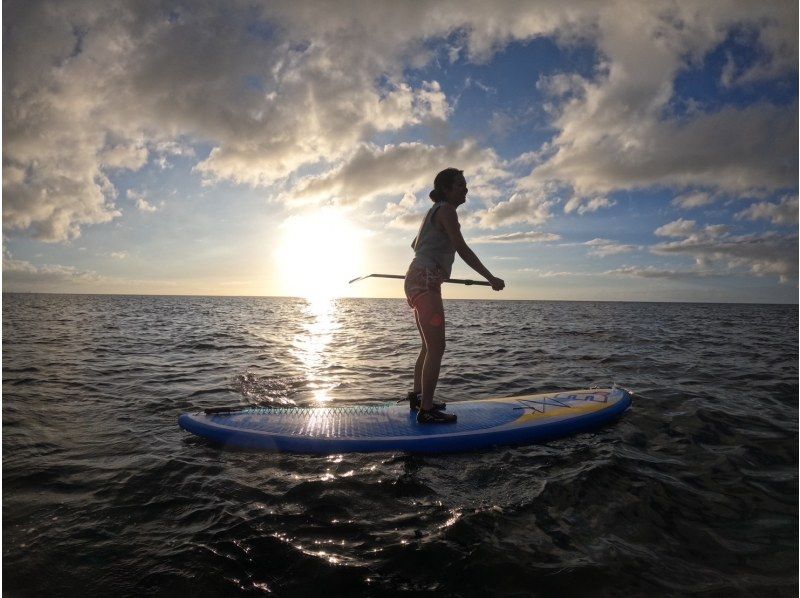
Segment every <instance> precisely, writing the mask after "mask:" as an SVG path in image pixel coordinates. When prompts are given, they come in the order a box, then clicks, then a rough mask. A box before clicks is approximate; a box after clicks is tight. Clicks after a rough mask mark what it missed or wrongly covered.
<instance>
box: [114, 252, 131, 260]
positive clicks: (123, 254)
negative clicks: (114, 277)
mask: <svg viewBox="0 0 800 598" xmlns="http://www.w3.org/2000/svg"><path fill="white" fill-rule="evenodd" d="M111 257H112V258H114V259H115V260H124V259H127V258H128V252H127V251H112V252H111Z"/></svg>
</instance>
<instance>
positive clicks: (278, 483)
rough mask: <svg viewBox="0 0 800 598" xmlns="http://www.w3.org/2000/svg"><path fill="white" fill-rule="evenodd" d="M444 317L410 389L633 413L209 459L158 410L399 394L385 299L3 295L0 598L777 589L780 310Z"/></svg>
mask: <svg viewBox="0 0 800 598" xmlns="http://www.w3.org/2000/svg"><path fill="white" fill-rule="evenodd" d="M446 310H447V318H448V323H447V326H448V348H447V352H446V354H445V358H444V362H443V366H442V375H441V378H440V382H439V390H438V392H437V396H438V397H440V398H442V399H445V400H447V401H449V402H451V403H456V402H458V401H466V400H469V399H473V398H481V397H487V396H505V395H518V394H526V393H534V392H545V391H551V390H562V389H574V388H586V387H589V386H592V385H600V386H609V385H611V384H612V383H616V384H618V385H620V386H624V387H626V388H629V389H632V390H633V391H635V393H636V394H635V396H634V404H633V408H632V409H631V410H630V411H629V412H628V413H627V414H626V415H625V416H624V417H623V418H622V419H621V420H620V421H619V422H617V423H616V424H614V425H612V426H608V427H606V428H603V429H602V430H599V431H597V432H593V433H587V434H581V435H578V436H573V437H570V438H563V439H560V440H558V441H554V442H550V443H548V444H544V445H533V446H524V447H516V448H508V447H505V448H495V449H491V450H484V451H480V452H475V453H469V454H458V455H440V456H409V455H405V454H402V453H382V454H373V455H362V454H341V455H331V456H329V457H315V456H300V455H291V454H265V453H256V452H244V451H231V450H222V449H219V448H217V447H215V446H212V445H209V444H207V443H206V442H204V441H203V440H201V439H199V438H196V437H193V436H192V435H190V434H187V433H186V432H184V431H182V430H181V429H179V428H178V425H177V419H178V416H179V415H180V414H181V413H183V412H186V411H194V410H200V409H203V408H206V407H212V406H218V405H232V404H234V405H235V404H241V405H269V404H276V405H277V404H289V405H298V406H312V405H320V404H325V405H345V404H355V403H360V404H370V403H378V402H382V401H387V400H395V399H398V398H401V397H404V396H405V394H406V392H407V391H408V390H410V386H411V376H412V368H413V364H414V360H415V358H416V353H417V351H418V348H419V337H418V333H417V331H416V328H415V326H414V324H413V316H412V313H411V312H410V310H409V309H408V308H407V306H406V305H405V302H404V301H402V300H392V299H374V300H366V299H339V300H332V301H321V302H314V303H310V302H308V301H306V300H303V299H284V298H222V297H137V296H78V295H27V294H6V295H4V296H3V407H2V414H3V440H2V446H3V491H2V492H3V511H2V513H3V517H2V518H3V547H2V552H3V579H2V582H3V592H4V595H8V596H47V595H60V596H71V595H82V596H109V595H113V596H117V597H119V596H141V595H190V594H191V595H193V596H236V595H242V596H249V595H253V596H257V595H276V596H319V595H324V596H340V595H341V596H373V595H425V594H438V595H445V596H593V597H596V596H626V597H628V596H686V595H702V596H726V597H727V596H765V595H768V596H770V597H775V596H792V597H793V596H796V595H797V591H798V576H797V571H798V569H797V563H798V367H797V366H798V308H797V306H778V305H710V304H666V303H662V304H657V303H590V302H588V303H587V302H537V301H510V302H504V301H446Z"/></svg>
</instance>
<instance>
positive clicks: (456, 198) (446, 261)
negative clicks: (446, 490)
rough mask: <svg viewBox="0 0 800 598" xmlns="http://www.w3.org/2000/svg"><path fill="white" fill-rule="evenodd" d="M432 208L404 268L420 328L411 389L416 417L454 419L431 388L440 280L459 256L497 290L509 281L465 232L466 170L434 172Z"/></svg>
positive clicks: (439, 343) (436, 362) (440, 323)
mask: <svg viewBox="0 0 800 598" xmlns="http://www.w3.org/2000/svg"><path fill="white" fill-rule="evenodd" d="M430 198H431V201H433V202H434V204H433V207H432V208H431V209H430V210H428V213H427V214H426V215H425V218H424V219H423V220H422V224H421V225H420V228H419V233H417V236H416V238H415V239H414V242H413V243H412V244H411V247H412V248H413V249H414V259H413V260H412V261H411V265H410V266H409V267H408V272H406V281H405V292H406V298H407V299H408V304H409V305H410V306H411V307H412V308H414V316H415V318H416V320H417V328H418V329H419V334H420V337H422V350H421V351H420V353H419V357H418V358H417V364H416V367H415V368H414V391H413V392H410V393H409V394H408V401H409V405H410V407H411V409H412V410H414V409H418V410H419V412H418V413H417V422H418V423H420V424H428V423H453V422H455V421H456V416H455V415H454V414H448V413H444V412H443V411H444V410H445V409H446V406H445V404H444V403H439V402H434V400H433V393H434V392H435V390H436V383H437V381H438V380H439V368H440V367H441V363H442V355H443V354H444V348H445V338H444V336H445V335H444V330H445V325H444V323H445V320H444V305H443V304H442V281H444V280H445V279H447V278H450V271H451V270H452V268H453V260H455V255H456V253H458V255H460V256H461V259H463V260H464V261H465V262H466V263H467V265H468V266H470V267H471V268H472V269H473V270H475V271H476V272H477V273H478V274H480V275H481V276H483V277H484V278H485V279H486V280H488V281H489V283H490V284H491V285H492V288H493V289H494V290H495V291H500V290H502V289H503V288H504V287H505V286H506V283H505V282H503V280H501V279H500V278H496V277H494V276H493V275H492V273H491V272H489V270H487V269H486V267H485V266H484V265H483V264H482V263H481V261H480V260H479V259H478V256H477V255H475V253H474V252H473V251H472V250H471V249H470V248H469V247H468V246H467V243H466V241H464V237H462V236H461V225H460V224H459V222H458V214H456V209H457V208H458V207H459V206H460V205H462V204H463V203H464V202H466V201H467V181H466V179H465V178H464V171H463V170H458V169H457V168H447V169H445V170H443V171H441V172H440V173H439V174H437V175H436V179H434V182H433V191H431V192H430Z"/></svg>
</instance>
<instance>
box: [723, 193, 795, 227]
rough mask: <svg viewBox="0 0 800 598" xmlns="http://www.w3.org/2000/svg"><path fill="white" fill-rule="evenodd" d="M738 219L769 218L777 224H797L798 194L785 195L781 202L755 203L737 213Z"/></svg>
mask: <svg viewBox="0 0 800 598" xmlns="http://www.w3.org/2000/svg"><path fill="white" fill-rule="evenodd" d="M736 218H738V219H740V220H741V219H747V220H769V221H770V222H772V224H777V225H781V226H784V225H795V226H796V225H797V196H789V195H787V196H786V197H783V198H782V199H781V200H780V202H778V203H772V202H768V201H766V202H759V203H754V204H753V205H751V206H750V207H749V208H747V209H746V210H742V211H741V212H738V213H737V214H736Z"/></svg>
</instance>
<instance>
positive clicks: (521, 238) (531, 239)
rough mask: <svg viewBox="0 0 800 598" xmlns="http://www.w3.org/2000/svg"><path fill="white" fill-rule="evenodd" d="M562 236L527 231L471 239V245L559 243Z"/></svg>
mask: <svg viewBox="0 0 800 598" xmlns="http://www.w3.org/2000/svg"><path fill="white" fill-rule="evenodd" d="M559 239H561V235H557V234H555V233H546V232H542V231H535V230H532V231H527V232H518V233H506V234H502V235H492V236H488V237H477V238H475V239H471V241H470V242H471V243H547V242H550V241H558V240H559Z"/></svg>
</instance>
